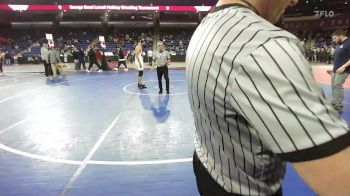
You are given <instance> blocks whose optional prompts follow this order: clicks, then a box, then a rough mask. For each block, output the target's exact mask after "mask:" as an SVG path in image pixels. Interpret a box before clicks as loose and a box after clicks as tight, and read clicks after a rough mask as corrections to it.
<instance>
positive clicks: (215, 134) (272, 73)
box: [186, 0, 350, 196]
mask: <svg viewBox="0 0 350 196" xmlns="http://www.w3.org/2000/svg"><path fill="white" fill-rule="evenodd" d="M297 2H298V0H219V1H218V3H217V4H216V6H215V7H214V8H213V9H212V11H211V12H210V13H209V14H208V15H207V16H206V17H205V18H203V20H202V22H201V24H200V25H199V26H198V27H197V29H196V31H195V32H194V34H193V36H192V38H191V41H190V44H189V47H188V50H187V55H186V65H187V70H186V71H187V73H186V75H187V77H186V78H187V87H188V96H189V100H190V101H189V103H190V106H191V109H192V112H193V118H194V124H195V152H194V155H193V169H194V173H195V176H196V180H197V187H198V191H199V192H200V194H201V195H206V196H212V195H216V196H228V195H230V196H234V195H254V196H256V195H269V196H272V195H274V196H281V195H282V194H283V191H282V183H283V179H284V177H285V174H286V165H287V162H289V163H291V166H292V167H293V168H294V169H295V170H296V171H297V173H298V174H299V175H300V176H301V177H302V178H303V180H304V181H305V182H306V183H307V184H308V185H309V186H310V188H311V189H313V190H314V191H315V192H316V193H317V194H318V195H321V196H333V195H337V196H348V195H350V186H349V182H350V131H349V126H348V124H347V122H346V121H345V120H344V119H343V118H341V117H340V116H339V114H338V113H337V112H336V111H335V110H334V109H333V108H332V106H331V104H329V103H328V102H327V99H326V97H325V96H324V93H323V91H322V89H321V87H320V85H319V84H318V83H317V82H316V81H315V80H314V78H313V75H312V69H311V66H310V64H309V62H308V61H307V60H306V59H305V58H304V56H303V54H302V52H301V48H300V40H299V39H298V38H297V37H296V36H295V35H293V34H291V33H289V32H287V31H285V30H283V29H281V28H279V27H277V26H276V25H274V24H276V23H277V22H278V21H279V20H280V19H281V17H282V15H283V13H284V11H285V10H286V9H287V7H288V6H294V5H296V4H297ZM343 41H344V40H343ZM344 47H345V46H344ZM344 63H345V62H344Z"/></svg>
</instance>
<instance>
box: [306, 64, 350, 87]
mask: <svg viewBox="0 0 350 196" xmlns="http://www.w3.org/2000/svg"><path fill="white" fill-rule="evenodd" d="M332 68H333V67H331V66H312V72H313V74H314V78H315V80H316V81H317V82H320V83H323V84H331V80H332V76H331V75H330V74H328V73H327V70H329V69H332ZM344 88H350V77H348V79H347V80H346V81H345V84H344Z"/></svg>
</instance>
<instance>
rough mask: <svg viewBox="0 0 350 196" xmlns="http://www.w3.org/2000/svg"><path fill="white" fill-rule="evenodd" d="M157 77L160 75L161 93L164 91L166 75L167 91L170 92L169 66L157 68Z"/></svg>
mask: <svg viewBox="0 0 350 196" xmlns="http://www.w3.org/2000/svg"><path fill="white" fill-rule="evenodd" d="M157 75H158V85H159V90H160V91H162V90H163V86H162V77H163V75H164V78H165V82H166V90H167V91H169V71H168V66H165V67H157Z"/></svg>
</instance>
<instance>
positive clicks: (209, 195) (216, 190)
mask: <svg viewBox="0 0 350 196" xmlns="http://www.w3.org/2000/svg"><path fill="white" fill-rule="evenodd" d="M193 170H194V174H195V176H196V181H197V188H198V192H199V194H200V195H201V196H240V194H235V193H229V192H227V191H226V190H225V189H224V188H222V187H221V186H220V185H219V184H218V183H217V182H216V181H215V180H214V179H213V178H212V177H211V175H210V174H209V172H208V171H207V169H206V168H205V167H204V165H203V164H202V162H201V161H200V160H199V158H198V155H197V153H196V152H195V153H194V155H193ZM282 195H283V194H282V187H281V188H280V189H279V190H278V191H277V192H276V193H275V194H274V195H273V196H282Z"/></svg>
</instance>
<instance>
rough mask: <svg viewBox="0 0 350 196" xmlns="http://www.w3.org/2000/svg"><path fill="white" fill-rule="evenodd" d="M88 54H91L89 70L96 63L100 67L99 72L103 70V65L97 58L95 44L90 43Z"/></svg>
mask: <svg viewBox="0 0 350 196" xmlns="http://www.w3.org/2000/svg"><path fill="white" fill-rule="evenodd" d="M88 56H89V63H90V64H89V69H88V72H89V71H90V69H91V67H92V66H93V65H94V64H95V65H97V67H98V72H102V69H101V65H100V64H99V63H98V62H97V58H96V52H95V49H94V45H93V44H90V45H89V51H88Z"/></svg>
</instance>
